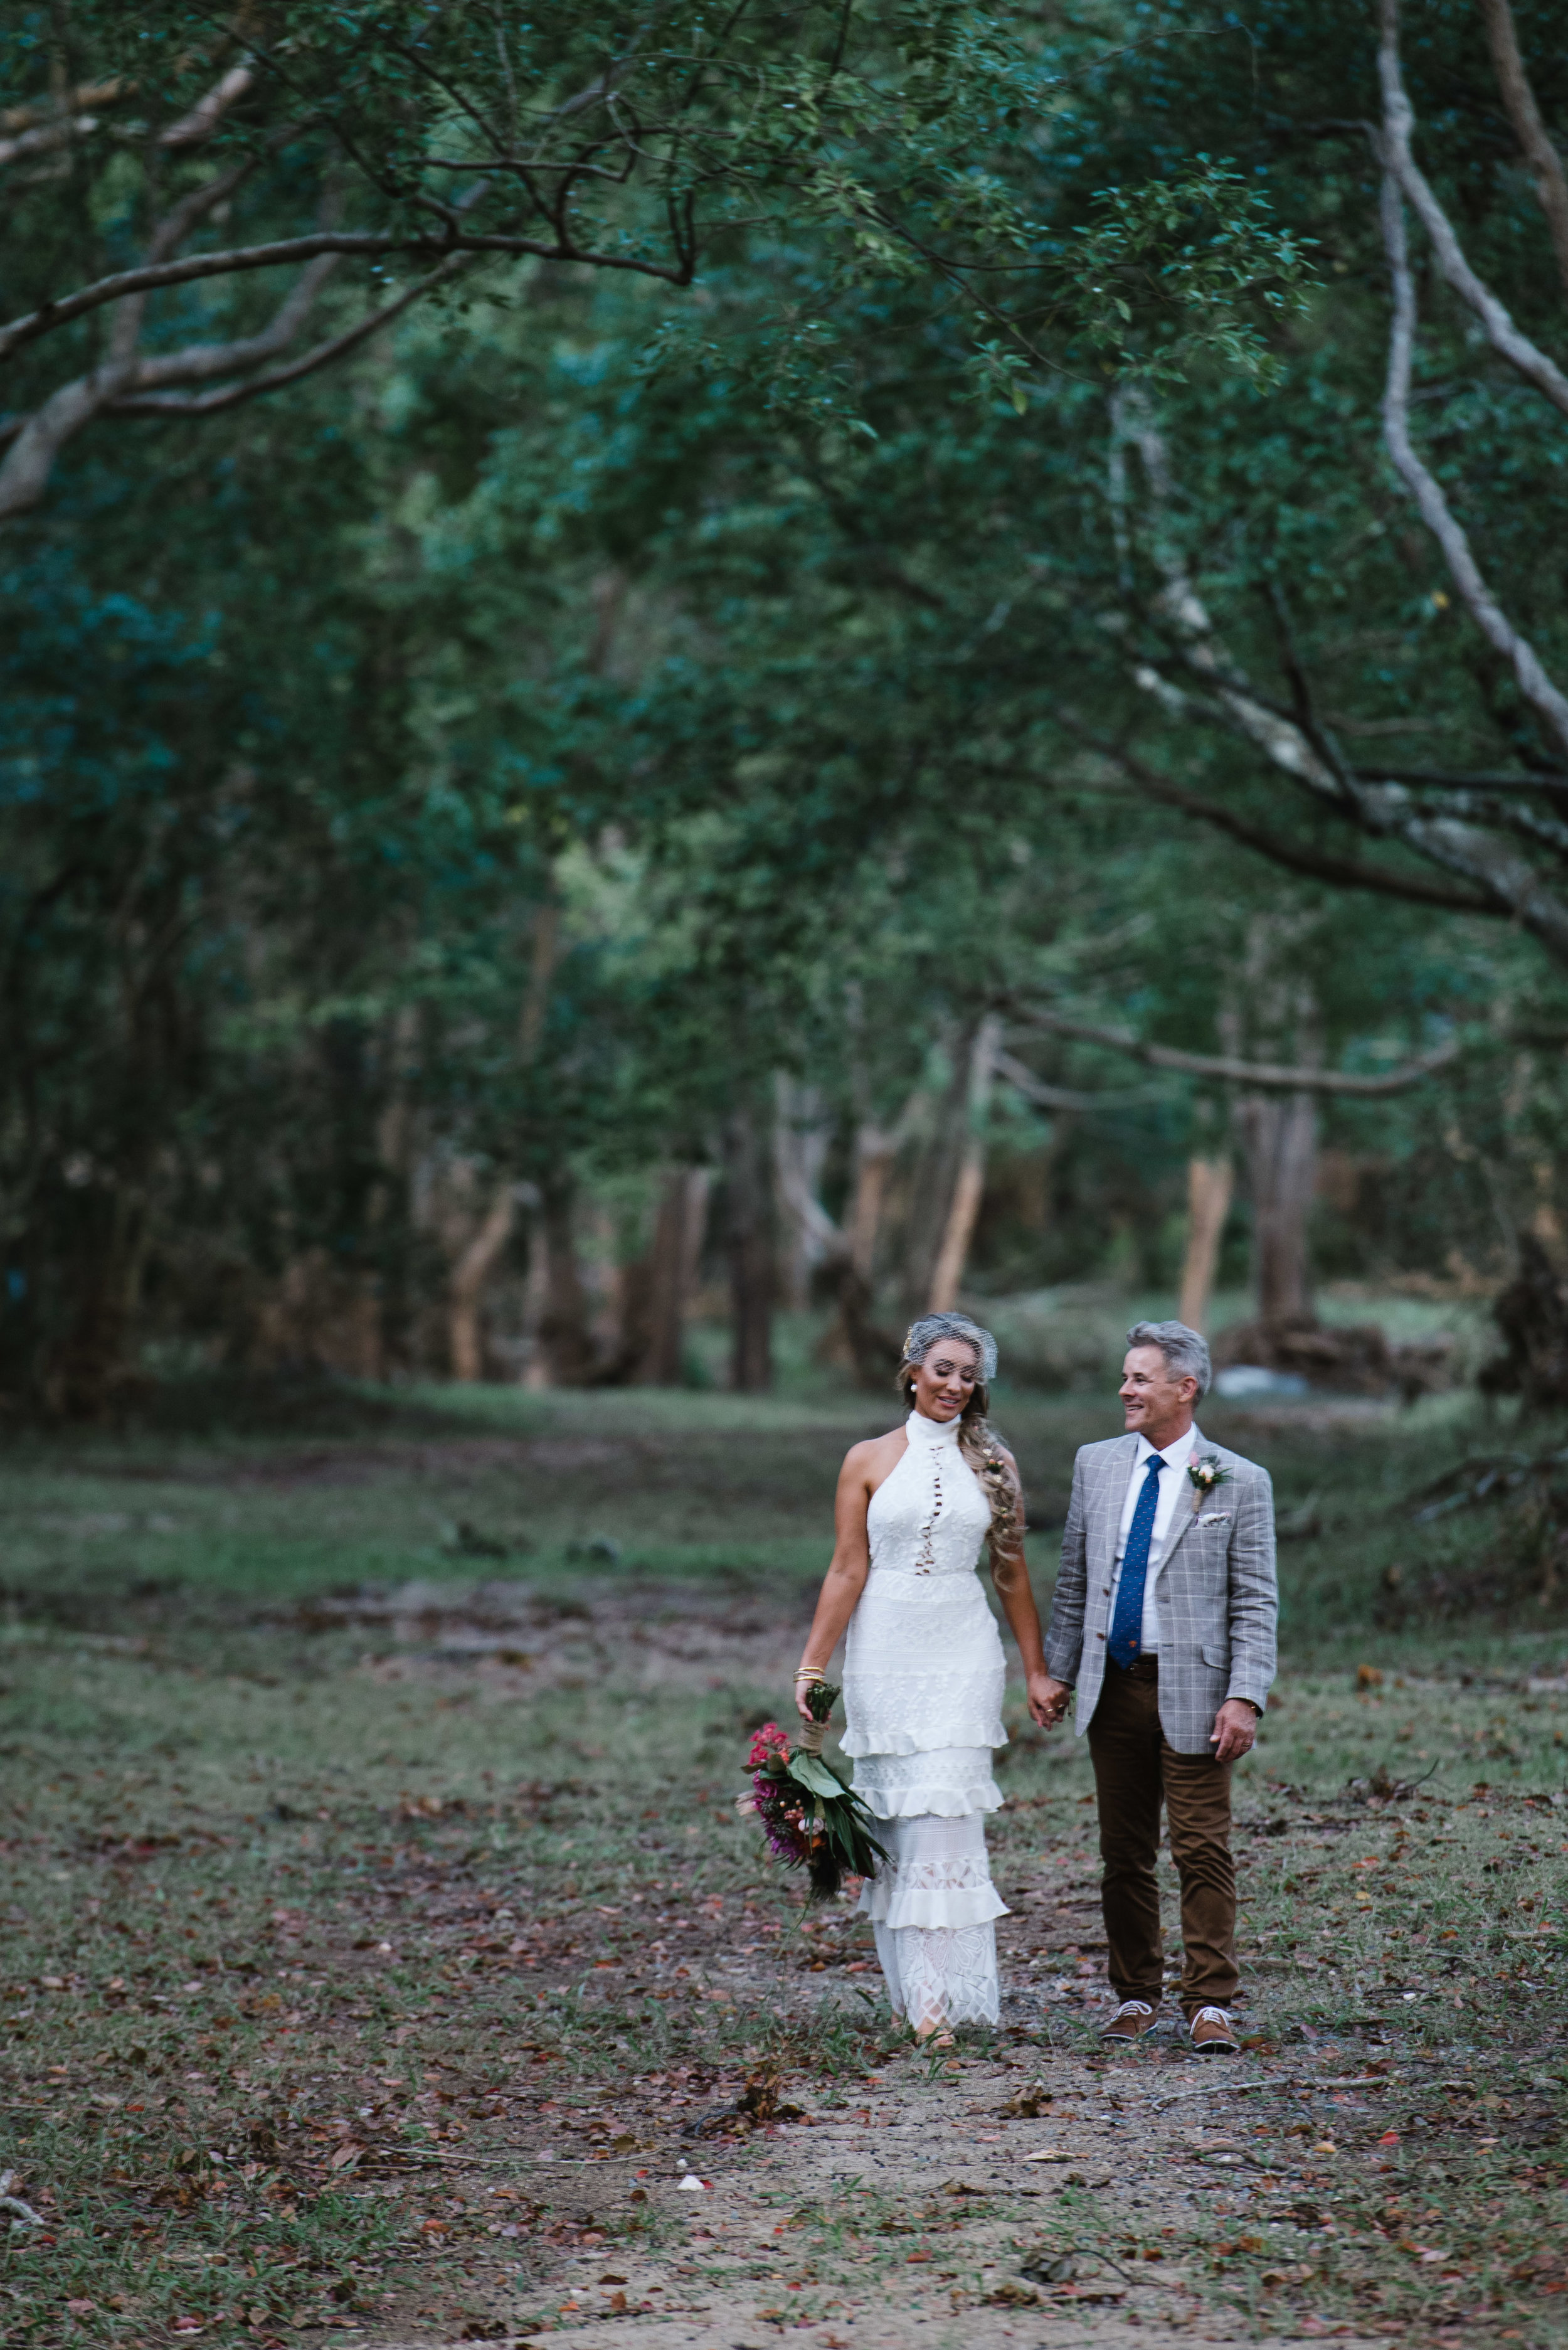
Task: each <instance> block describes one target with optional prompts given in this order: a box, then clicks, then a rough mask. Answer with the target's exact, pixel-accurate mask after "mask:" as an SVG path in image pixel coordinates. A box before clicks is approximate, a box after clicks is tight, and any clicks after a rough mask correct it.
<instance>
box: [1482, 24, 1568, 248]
mask: <svg viewBox="0 0 1568 2350" xmlns="http://www.w3.org/2000/svg"><path fill="white" fill-rule="evenodd" d="M1480 12H1481V15H1482V16H1483V17H1484V18H1485V19H1486V34H1487V39H1488V40H1489V41H1490V44H1491V61H1492V65H1493V67H1494V68H1495V69H1496V72H1497V86H1498V88H1499V89H1501V92H1502V102H1503V104H1504V106H1505V107H1506V108H1507V109H1508V119H1509V120H1510V121H1511V123H1512V125H1513V132H1514V137H1515V138H1516V139H1517V140H1519V145H1520V151H1521V154H1522V155H1523V157H1524V160H1525V161H1526V162H1527V163H1528V164H1529V166H1530V168H1531V170H1532V172H1533V173H1534V175H1535V192H1536V194H1537V196H1538V197H1539V198H1540V200H1541V209H1542V212H1543V213H1545V214H1546V225H1547V227H1548V229H1549V230H1550V231H1551V233H1552V251H1553V252H1554V253H1555V254H1556V255H1557V275H1558V276H1559V277H1560V278H1561V279H1562V280H1563V292H1564V293H1565V294H1568V178H1564V176H1563V158H1562V157H1561V155H1559V153H1558V152H1557V150H1556V148H1555V147H1554V146H1553V145H1552V141H1551V140H1550V139H1549V138H1548V137H1547V135H1546V126H1545V124H1544V123H1543V122H1542V120H1541V113H1540V109H1539V108H1538V107H1537V106H1536V103H1535V92H1534V91H1533V90H1532V88H1531V87H1530V77H1529V75H1528V74H1527V73H1526V72H1525V70H1524V59H1523V58H1522V57H1521V56H1520V54H1519V36H1518V35H1517V33H1516V32H1515V31H1514V27H1513V11H1512V10H1511V8H1510V6H1509V5H1508V0H1480Z"/></svg>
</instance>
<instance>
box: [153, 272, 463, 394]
mask: <svg viewBox="0 0 1568 2350" xmlns="http://www.w3.org/2000/svg"><path fill="white" fill-rule="evenodd" d="M469 260H470V256H469V255H455V256H454V257H453V258H452V260H451V261H445V262H443V263H442V264H441V267H440V268H439V269H433V270H431V273H430V275H429V276H428V277H421V279H420V280H419V282H418V284H417V285H414V286H410V287H409V288H408V290H407V291H406V292H405V293H402V294H400V295H399V296H398V297H397V299H396V300H395V301H392V302H388V303H384V304H383V305H382V307H381V308H380V309H379V310H373V311H372V312H371V313H370V315H369V317H366V318H361V319H360V320H359V322H358V326H354V327H349V328H347V329H346V330H345V332H344V333H342V334H341V335H334V336H333V337H332V338H331V339H330V340H329V341H327V342H325V343H317V344H316V345H315V346H314V348H312V349H310V350H308V351H305V352H303V353H302V354H301V356H300V357H299V358H298V359H293V360H291V361H290V363H289V364H288V366H287V367H281V368H272V369H269V370H268V372H267V373H266V374H265V375H259V376H254V377H253V378H252V379H251V380H250V381H249V382H248V383H234V384H224V385H223V387H222V388H221V389H220V390H217V391H203V392H190V393H182V392H149V393H147V394H145V395H143V394H141V393H139V392H131V393H129V394H127V395H126V396H125V397H124V398H122V399H119V400H114V401H112V402H111V403H110V407H111V412H112V413H113V414H114V415H116V416H152V415H161V416H213V415H215V414H216V413H217V412H218V411H220V410H221V409H224V408H238V407H239V406H241V405H242V403H243V402H244V401H245V400H259V399H260V398H261V397H262V396H263V394H264V393H265V392H269V391H277V390H281V389H282V387H283V386H284V385H285V384H286V383H297V382H298V381H299V380H300V378H301V377H302V376H306V375H314V374H315V372H316V370H317V368H324V367H327V366H329V365H330V364H331V362H332V361H333V360H334V359H341V358H342V357H343V356H344V354H345V353H346V352H348V351H351V350H353V349H354V348H355V347H356V345H357V344H359V343H362V342H365V341H367V340H368V339H369V337H370V336H371V335H374V334H376V333H377V332H378V331H379V329H380V328H382V327H386V326H389V325H390V323H391V321H392V320H393V319H394V318H396V317H400V316H401V314H402V312H403V311H405V310H407V309H408V308H409V307H410V306H411V305H412V304H413V303H415V302H417V301H419V299H420V298H421V296H422V295H425V294H428V293H429V292H430V291H431V287H432V286H439V285H440V284H441V280H442V279H443V278H448V277H455V276H457V275H458V274H459V272H460V271H461V270H462V269H464V268H466V267H467V266H468V265H469ZM256 339H257V340H259V339H260V338H259V337H258V338H256ZM231 348H238V346H231Z"/></svg>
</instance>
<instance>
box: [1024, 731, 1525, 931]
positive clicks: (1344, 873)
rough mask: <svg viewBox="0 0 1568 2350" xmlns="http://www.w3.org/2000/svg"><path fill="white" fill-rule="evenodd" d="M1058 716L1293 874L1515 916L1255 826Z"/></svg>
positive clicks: (1146, 787) (1149, 790)
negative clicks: (1286, 838) (1283, 837)
mask: <svg viewBox="0 0 1568 2350" xmlns="http://www.w3.org/2000/svg"><path fill="white" fill-rule="evenodd" d="M1058 715H1059V716H1060V717H1061V719H1062V722H1063V723H1064V725H1066V726H1067V727H1069V728H1070V729H1071V731H1072V732H1073V733H1075V734H1076V735H1077V737H1078V739H1079V741H1080V742H1082V743H1086V744H1087V745H1088V746H1089V748H1090V749H1091V750H1094V751H1097V752H1098V753H1099V754H1100V755H1101V757H1103V758H1106V759H1109V760H1110V761H1112V763H1113V764H1115V765H1116V766H1118V767H1120V768H1121V770H1122V772H1123V774H1124V775H1127V777H1128V778H1129V779H1130V780H1131V781H1132V782H1133V783H1135V784H1136V785H1137V788H1138V790H1139V792H1140V794H1142V795H1143V796H1144V797H1146V798H1147V799H1152V800H1157V801H1158V803H1159V804H1160V806H1163V807H1173V808H1178V809H1179V810H1180V812H1181V814H1182V815H1183V816H1196V817H1197V818H1198V820H1199V823H1200V824H1207V825H1210V826H1211V827H1213V829H1214V830H1215V831H1216V832H1222V833H1224V834H1225V835H1226V836H1227V837H1229V838H1230V839H1231V840H1234V841H1239V842H1240V843H1241V847H1243V848H1251V849H1256V850H1257V852H1258V853H1259V855H1260V856H1262V857H1266V858H1268V859H1269V861H1270V863H1271V864H1273V865H1278V866H1282V868H1284V870H1285V871H1286V872H1288V873H1300V874H1301V875H1303V878H1304V879H1307V880H1311V881H1326V882H1328V883H1329V884H1331V886H1332V887H1333V888H1334V889H1368V890H1371V891H1372V892H1373V893H1374V894H1375V895H1376V896H1377V897H1382V898H1397V899H1402V900H1403V901H1405V902H1406V903H1407V904H1410V905H1417V906H1437V907H1440V908H1441V909H1442V910H1443V911H1444V912H1445V913H1448V914H1491V915H1497V914H1503V915H1510V914H1511V913H1512V912H1513V907H1512V905H1511V902H1510V901H1509V900H1507V899H1503V898H1501V897H1500V896H1498V895H1497V894H1495V893H1490V892H1489V893H1486V894H1483V893H1482V892H1481V891H1480V890H1469V889H1445V888H1444V886H1443V884H1442V883H1441V882H1440V881H1427V880H1423V879H1421V878H1420V876H1419V875H1417V874H1408V875H1406V874H1399V873H1392V872H1389V871H1388V870H1387V869H1386V868H1379V867H1377V866H1376V865H1363V864H1360V863H1359V862H1358V861H1357V860H1356V859H1355V858H1350V857H1335V856H1334V855H1333V854H1332V853H1331V852H1330V851H1328V850H1326V849H1320V848H1310V847H1307V846H1306V845H1305V844H1304V843H1302V842H1296V841H1292V840H1285V839H1282V838H1281V837H1280V836H1279V835H1278V834H1277V833H1273V832H1269V831H1266V830H1265V829H1264V827H1262V825H1257V824H1250V823H1249V822H1248V821H1247V819H1246V818H1245V817H1244V816H1237V815H1235V814H1234V813H1233V811H1232V810H1231V809H1230V808H1228V807H1225V806H1221V805H1220V804H1219V803H1218V802H1216V801H1213V800H1206V799H1203V798H1200V797H1199V795H1198V794H1197V793H1196V792H1189V791H1188V790H1187V789H1186V788H1185V786H1184V785H1180V784H1177V783H1173V782H1172V781H1171V780H1170V778H1169V777H1168V775H1162V774H1161V773H1160V771H1159V770H1158V768H1157V767H1151V766H1150V765H1149V764H1148V762H1147V760H1145V759H1141V758H1139V757H1138V755H1137V753H1136V752H1133V751H1129V750H1127V748H1126V747H1125V746H1124V745H1123V744H1121V743H1110V742H1107V741H1106V740H1105V738H1104V737H1103V736H1100V735H1096V734H1094V733H1091V732H1090V731H1089V729H1088V728H1087V727H1085V726H1084V725H1082V724H1081V723H1079V722H1078V721H1077V720H1076V719H1075V718H1074V717H1073V716H1072V714H1071V713H1070V712H1058Z"/></svg>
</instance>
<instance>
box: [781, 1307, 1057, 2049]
mask: <svg viewBox="0 0 1568 2350" xmlns="http://www.w3.org/2000/svg"><path fill="white" fill-rule="evenodd" d="M995 1371H996V1341H995V1340H994V1339H993V1338H992V1336H991V1333H990V1332H989V1331H988V1330H982V1329H981V1327H980V1326H979V1324H978V1323H975V1322H971V1320H970V1318H969V1316H968V1315H966V1314H928V1315H924V1316H923V1317H922V1318H921V1319H920V1320H919V1322H917V1323H915V1324H914V1326H912V1328H911V1329H910V1331H909V1336H908V1337H907V1338H906V1339H905V1341H904V1359H903V1361H902V1362H901V1363H900V1364H899V1366H898V1392H899V1393H900V1395H902V1396H903V1397H904V1399H905V1400H906V1401H907V1402H908V1403H909V1405H910V1406H911V1409H910V1412H909V1419H907V1420H906V1421H905V1423H904V1425H903V1427H902V1428H897V1429H894V1430H892V1431H891V1432H890V1433H889V1434H888V1435H887V1436H878V1437H873V1438H872V1439H870V1440H868V1441H867V1442H866V1443H864V1444H856V1445H852V1446H851V1447H850V1449H849V1451H848V1452H847V1453H846V1456H845V1461H844V1467H843V1470H842V1471H841V1472H840V1474H839V1479H838V1499H837V1505H836V1541H835V1544H834V1550H833V1561H832V1564H831V1565H830V1566H829V1567H828V1570H827V1574H826V1577H825V1578H824V1581H823V1586H822V1595H821V1596H820V1598H819V1599H818V1601H817V1603H816V1614H815V1617H814V1618H813V1620H812V1627H811V1633H810V1637H809V1638H808V1639H807V1641H806V1644H805V1659H803V1661H802V1664H801V1669H800V1670H799V1672H798V1673H797V1674H796V1675H795V1703H796V1706H797V1708H798V1710H799V1711H800V1713H801V1715H802V1717H803V1719H804V1720H806V1721H809V1720H810V1719H811V1711H810V1707H809V1704H808V1702H807V1691H808V1690H809V1689H810V1686H811V1684H812V1683H813V1682H815V1681H820V1680H825V1679H826V1677H827V1667H828V1663H829V1660H830V1659H831V1658H832V1655H833V1651H834V1649H835V1648H836V1646H837V1643H838V1638H839V1636H840V1634H841V1633H842V1632H844V1631H845V1629H846V1627H847V1630H848V1636H849V1637H848V1640H847V1642H846V1649H845V1660H844V1710H845V1714H846V1729H845V1733H844V1741H843V1744H844V1752H846V1754H850V1755H853V1756H854V1757H855V1790H856V1793H857V1794H858V1795H860V1796H861V1797H862V1798H863V1799H864V1801H865V1803H866V1804H867V1808H868V1809H869V1810H870V1811H872V1812H874V1813H875V1814H876V1815H877V1819H878V1820H879V1821H880V1822H882V1823H883V1824H884V1825H882V1826H881V1827H880V1828H879V1829H878V1841H879V1842H881V1843H882V1844H883V1845H885V1846H887V1849H888V1859H887V1861H886V1862H884V1864H883V1866H882V1867H881V1868H880V1869H879V1870H878V1872H877V1875H876V1876H875V1877H871V1878H868V1879H867V1883H866V1886H865V1888H864V1890H863V1892H862V1894H861V1897H860V1907H861V1909H862V1910H863V1911H864V1912H865V1913H866V1915H867V1916H868V1917H869V1918H871V1920H872V1923H873V1927H874V1929H875V1931H876V1936H877V1957H878V1959H879V1960H881V1962H882V1971H883V1974H884V1975H885V1976H886V1977H887V1981H888V1998H889V2000H890V2001H891V2002H892V2007H893V2012H894V2014H895V2015H898V2016H902V2017H906V2018H907V2019H908V2021H909V2023H910V2024H911V2025H912V2026H913V2028H914V2030H915V2032H916V2033H917V2034H918V2035H919V2037H920V2038H921V2039H924V2038H926V2037H927V2036H928V2035H929V2034H930V2033H934V2032H938V2031H941V2030H944V2029H946V2028H947V2027H948V2026H950V2025H951V2024H955V2023H994V2022H996V2021H997V2016H998V2012H999V1987H998V1982H997V1972H996V1927H995V1923H994V1921H995V1919H997V1918H1002V1917H1005V1916H1006V1915H1007V1911H1006V1908H1005V1905H1004V1904H1003V1903H1002V1900H1001V1898H1000V1897H999V1896H998V1894H997V1891H996V1888H995V1887H994V1886H993V1885H992V1881H991V1863H990V1861H989V1859H988V1857H987V1855H986V1848H985V1814H986V1813H987V1812H993V1811H995V1810H996V1809H997V1808H998V1807H999V1805H1000V1804H1001V1802H1002V1795H1001V1792H1000V1790H999V1789H998V1787H997V1785H996V1782H995V1780H994V1779H993V1778H992V1774H991V1750H992V1747H995V1746H1003V1745H1005V1744H1006V1742H1007V1732H1006V1731H1005V1730H1003V1728H1002V1690H1003V1688H1004V1686H1005V1684H1006V1679H1007V1667H1006V1663H1005V1661H1004V1659H1003V1657H1002V1641H1001V1638H1000V1637H999V1635H998V1632H997V1628H996V1622H995V1619H994V1617H992V1612H991V1609H990V1607H988V1606H987V1604H986V1598H985V1593H984V1591H983V1589H982V1588H981V1583H980V1579H979V1576H978V1575H976V1573H975V1567H976V1564H977V1562H978V1560H979V1557H980V1552H981V1544H983V1543H985V1542H987V1541H989V1543H990V1545H991V1571H992V1579H993V1581H994V1583H995V1586H996V1590H997V1594H998V1596H999V1597H1000V1599H1001V1601H1002V1608H1003V1610H1004V1612H1005V1614H1006V1617H1007V1620H1008V1622H1009V1624H1010V1625H1011V1626H1012V1637H1013V1638H1014V1639H1015V1640H1016V1641H1017V1643H1018V1647H1019V1650H1020V1653H1021V1655H1022V1657H1023V1670H1024V1674H1025V1677H1026V1679H1027V1681H1028V1685H1029V1711H1030V1712H1031V1714H1032V1715H1033V1718H1034V1720H1035V1721H1037V1722H1039V1723H1041V1724H1042V1726H1044V1725H1045V1724H1047V1723H1048V1722H1050V1721H1053V1720H1054V1714H1053V1711H1052V1707H1051V1701H1050V1696H1049V1694H1048V1692H1049V1690H1050V1688H1051V1683H1050V1680H1049V1678H1048V1676H1047V1674H1046V1670H1045V1659H1044V1651H1043V1649H1042V1648H1041V1642H1040V1618H1039V1617H1038V1615H1037V1614H1036V1612H1035V1607H1034V1595H1033V1591H1032V1590H1031V1589H1030V1586H1029V1571H1028V1568H1027V1566H1026V1565H1025V1564H1024V1557H1023V1495H1022V1492H1021V1491H1020V1488H1019V1482H1018V1469H1017V1464H1016V1462H1015V1461H1013V1458H1012V1454H1011V1453H1010V1452H1009V1451H1007V1449H1006V1447H1005V1446H1004V1445H1002V1443H1000V1442H999V1441H998V1440H997V1439H996V1437H995V1436H994V1435H993V1434H992V1430H991V1429H990V1428H989V1426H988V1425H987V1423H986V1418H985V1412H986V1403H987V1396H986V1389H987V1387H988V1385H989V1383H990V1381H991V1379H992V1378H993V1376H994V1375H995Z"/></svg>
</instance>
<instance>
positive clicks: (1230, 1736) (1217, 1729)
mask: <svg viewBox="0 0 1568 2350" xmlns="http://www.w3.org/2000/svg"><path fill="white" fill-rule="evenodd" d="M1257 1739H1258V1717H1257V1715H1256V1714H1255V1713H1254V1712H1253V1711H1252V1709H1251V1706H1250V1705H1249V1704H1248V1703H1247V1700H1246V1699H1245V1698H1244V1697H1228V1698H1227V1699H1226V1700H1225V1702H1224V1704H1223V1705H1222V1706H1221V1707H1220V1711H1219V1712H1218V1713H1217V1714H1216V1715H1215V1717H1214V1727H1213V1729H1212V1730H1211V1731H1210V1733H1209V1743H1210V1746H1212V1747H1213V1749H1214V1760H1215V1761H1216V1763H1233V1762H1234V1761H1235V1760H1236V1758H1237V1756H1238V1755H1240V1754H1250V1753H1251V1751H1252V1748H1253V1747H1254V1746H1255V1745H1256V1743H1257Z"/></svg>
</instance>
